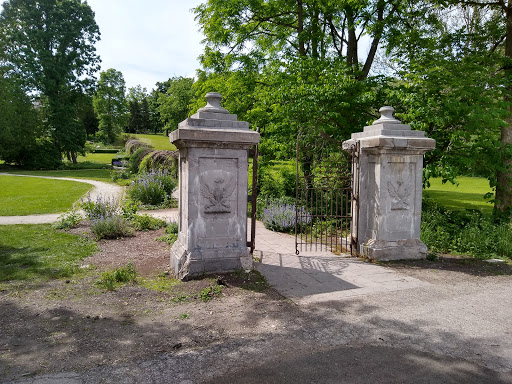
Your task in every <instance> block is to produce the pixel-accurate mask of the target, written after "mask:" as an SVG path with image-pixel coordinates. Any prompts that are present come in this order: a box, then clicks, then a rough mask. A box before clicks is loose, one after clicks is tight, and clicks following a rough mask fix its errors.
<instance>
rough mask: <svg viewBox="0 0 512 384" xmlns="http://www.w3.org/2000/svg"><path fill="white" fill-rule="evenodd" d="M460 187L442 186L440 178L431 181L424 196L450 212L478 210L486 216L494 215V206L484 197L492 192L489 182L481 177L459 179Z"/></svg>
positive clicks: (446, 184) (447, 184)
mask: <svg viewBox="0 0 512 384" xmlns="http://www.w3.org/2000/svg"><path fill="white" fill-rule="evenodd" d="M457 182H458V185H453V184H451V183H449V182H447V183H445V184H442V182H441V179H440V178H435V179H430V188H427V189H425V190H424V196H425V197H428V198H431V199H432V200H434V201H435V202H436V203H437V204H439V205H441V206H443V207H445V208H447V209H450V210H464V209H477V210H479V211H481V212H482V213H484V214H486V215H490V214H491V213H492V209H493V206H492V204H491V203H489V202H488V200H485V199H484V195H485V194H486V193H488V192H492V190H491V188H490V187H489V181H488V180H487V179H484V178H479V177H459V178H457Z"/></svg>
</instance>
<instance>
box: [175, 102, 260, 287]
mask: <svg viewBox="0 0 512 384" xmlns="http://www.w3.org/2000/svg"><path fill="white" fill-rule="evenodd" d="M206 97H207V101H208V104H207V106H206V107H203V108H201V109H200V110H199V111H198V113H196V114H195V115H193V116H192V117H190V118H188V119H186V120H185V121H183V122H182V123H181V124H180V125H179V128H178V129H177V130H176V131H174V132H172V133H171V134H170V135H169V136H170V140H171V142H172V143H173V144H175V145H176V146H177V147H178V148H179V150H180V185H179V188H180V200H179V204H180V206H179V211H180V212H179V228H180V229H179V235H178V240H177V241H176V242H175V243H174V245H173V247H172V248H171V267H172V268H173V269H174V271H175V273H176V275H177V276H178V277H179V278H181V279H188V278H191V277H194V276H199V275H202V274H208V273H222V272H231V271H234V270H237V269H242V268H243V269H250V268H251V267H252V264H251V260H252V258H251V257H250V255H249V251H248V248H247V176H248V175H247V170H248V157H247V150H248V149H249V148H250V147H251V146H252V145H254V144H256V143H258V141H259V134H258V133H257V132H254V131H252V130H250V129H249V125H248V123H246V122H239V121H237V120H236V116H235V115H231V114H229V112H228V111H227V110H225V109H224V108H222V107H221V106H220V98H221V96H220V95H219V94H218V93H210V94H207V95H206Z"/></svg>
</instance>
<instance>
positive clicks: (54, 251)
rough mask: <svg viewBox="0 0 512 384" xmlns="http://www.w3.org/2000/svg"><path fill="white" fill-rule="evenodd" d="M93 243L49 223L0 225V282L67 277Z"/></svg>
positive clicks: (93, 246) (89, 253)
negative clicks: (54, 227) (57, 228)
mask: <svg viewBox="0 0 512 384" xmlns="http://www.w3.org/2000/svg"><path fill="white" fill-rule="evenodd" d="M96 250H97V248H96V243H94V242H93V241H92V240H88V239H86V238H84V237H81V236H77V235H72V234H70V233H66V232H62V231H56V230H55V229H53V228H52V227H51V226H50V225H43V224H41V225H0V282H5V281H9V280H11V281H12V280H18V281H19V280H27V279H30V280H31V281H33V280H34V279H48V278H56V277H68V276H71V275H72V274H73V273H74V272H76V271H77V266H78V264H79V262H80V260H82V259H84V258H85V257H87V256H90V255H92V254H93V253H94V252H96Z"/></svg>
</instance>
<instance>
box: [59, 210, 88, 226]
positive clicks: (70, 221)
mask: <svg viewBox="0 0 512 384" xmlns="http://www.w3.org/2000/svg"><path fill="white" fill-rule="evenodd" d="M80 221H82V215H81V214H80V213H78V212H77V211H75V210H72V211H68V212H66V213H64V214H62V215H61V216H59V221H57V222H56V223H55V224H54V225H53V227H54V228H55V229H69V228H73V227H75V226H76V225H78V223H80Z"/></svg>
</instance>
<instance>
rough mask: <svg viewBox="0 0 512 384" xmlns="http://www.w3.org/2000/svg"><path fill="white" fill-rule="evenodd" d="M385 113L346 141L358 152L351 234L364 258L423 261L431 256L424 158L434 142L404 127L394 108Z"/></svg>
mask: <svg viewBox="0 0 512 384" xmlns="http://www.w3.org/2000/svg"><path fill="white" fill-rule="evenodd" d="M380 112H381V115H382V116H381V117H380V119H378V120H376V121H375V122H374V123H373V124H372V125H371V126H367V127H364V131H363V132H360V133H354V134H352V138H351V139H350V140H348V141H345V142H344V143H343V147H344V148H346V149H348V148H357V149H356V150H357V151H359V153H358V156H357V157H356V160H355V161H357V160H358V161H359V167H358V168H359V172H358V173H359V175H357V177H358V179H357V180H354V189H355V190H354V193H355V194H358V204H357V206H356V208H355V209H356V212H353V214H354V216H355V217H356V219H355V220H354V221H353V224H352V225H353V227H352V231H353V233H357V240H358V252H359V254H361V255H363V256H366V257H368V258H370V259H376V260H401V259H421V258H424V257H426V254H427V247H426V246H425V244H424V243H423V242H422V241H421V240H420V227H421V194H422V175H423V155H424V154H425V152H427V151H429V150H432V149H434V148H435V140H433V139H429V138H427V137H425V132H423V131H412V130H411V127H410V125H408V124H401V123H400V121H399V120H397V119H395V118H394V117H393V112H394V109H393V108H392V107H382V108H381V109H380ZM357 189H358V190H357Z"/></svg>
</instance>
